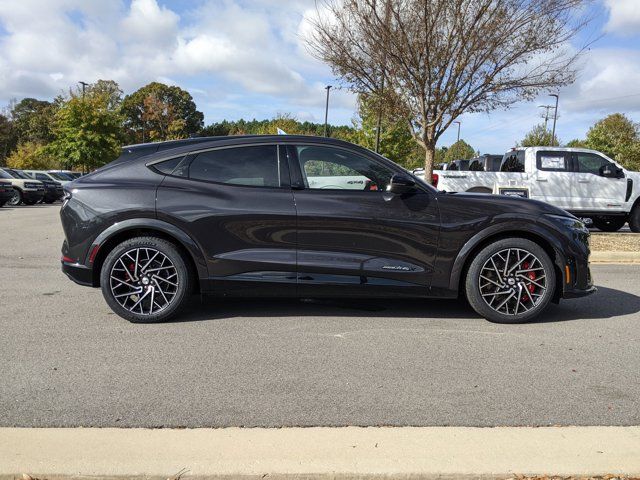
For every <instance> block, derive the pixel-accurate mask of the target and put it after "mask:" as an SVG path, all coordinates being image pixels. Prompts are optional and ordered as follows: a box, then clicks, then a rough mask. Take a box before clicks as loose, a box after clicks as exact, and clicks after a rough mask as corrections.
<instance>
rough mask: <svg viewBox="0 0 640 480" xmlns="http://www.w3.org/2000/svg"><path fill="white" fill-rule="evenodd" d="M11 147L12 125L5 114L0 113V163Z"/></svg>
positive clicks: (3, 161) (1, 163) (4, 159)
mask: <svg viewBox="0 0 640 480" xmlns="http://www.w3.org/2000/svg"><path fill="white" fill-rule="evenodd" d="M12 147H13V125H12V124H11V121H10V120H9V118H8V117H7V116H6V115H2V114H0V165H4V163H5V161H6V158H7V156H8V155H9V153H10V152H11V149H12Z"/></svg>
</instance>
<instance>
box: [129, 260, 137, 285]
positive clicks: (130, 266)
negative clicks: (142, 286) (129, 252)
mask: <svg viewBox="0 0 640 480" xmlns="http://www.w3.org/2000/svg"><path fill="white" fill-rule="evenodd" d="M135 268H136V266H135V265H134V264H133V263H130V264H129V272H131V273H129V274H128V275H129V279H130V280H131V281H133V275H132V274H133V271H134V270H135Z"/></svg>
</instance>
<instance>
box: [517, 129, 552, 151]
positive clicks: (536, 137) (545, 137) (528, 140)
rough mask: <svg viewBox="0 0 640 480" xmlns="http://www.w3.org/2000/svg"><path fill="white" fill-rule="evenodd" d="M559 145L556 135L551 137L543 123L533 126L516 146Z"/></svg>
mask: <svg viewBox="0 0 640 480" xmlns="http://www.w3.org/2000/svg"><path fill="white" fill-rule="evenodd" d="M559 145H560V140H558V136H557V135H556V136H555V137H553V138H552V133H551V132H550V131H549V130H547V129H546V127H545V126H544V123H540V124H538V125H536V126H535V127H533V128H532V129H531V130H529V132H527V134H526V135H525V136H524V138H523V139H522V141H521V142H520V143H519V144H518V145H517V146H518V147H557V146H559Z"/></svg>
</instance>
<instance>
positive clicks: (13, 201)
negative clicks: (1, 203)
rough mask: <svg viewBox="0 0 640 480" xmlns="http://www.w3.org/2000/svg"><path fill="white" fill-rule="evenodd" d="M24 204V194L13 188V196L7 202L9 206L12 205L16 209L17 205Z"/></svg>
mask: <svg viewBox="0 0 640 480" xmlns="http://www.w3.org/2000/svg"><path fill="white" fill-rule="evenodd" d="M21 203H22V192H21V191H20V190H18V189H17V188H15V187H14V188H13V196H12V197H11V198H10V199H9V201H8V202H7V205H11V206H12V207H15V206H16V205H20V204H21Z"/></svg>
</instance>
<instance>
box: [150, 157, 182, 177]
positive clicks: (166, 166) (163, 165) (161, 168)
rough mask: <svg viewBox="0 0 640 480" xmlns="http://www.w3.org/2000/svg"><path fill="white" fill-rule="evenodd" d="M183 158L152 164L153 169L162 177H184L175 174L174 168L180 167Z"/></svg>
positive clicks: (177, 173)
mask: <svg viewBox="0 0 640 480" xmlns="http://www.w3.org/2000/svg"><path fill="white" fill-rule="evenodd" d="M183 158H184V156H181V157H176V158H172V159H170V160H165V161H164V162H160V163H154V164H153V168H154V169H155V170H157V171H158V172H160V173H163V174H164V175H176V176H178V177H181V176H186V175H180V174H179V172H176V167H177V166H178V165H180V162H181V161H182V159H183Z"/></svg>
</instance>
